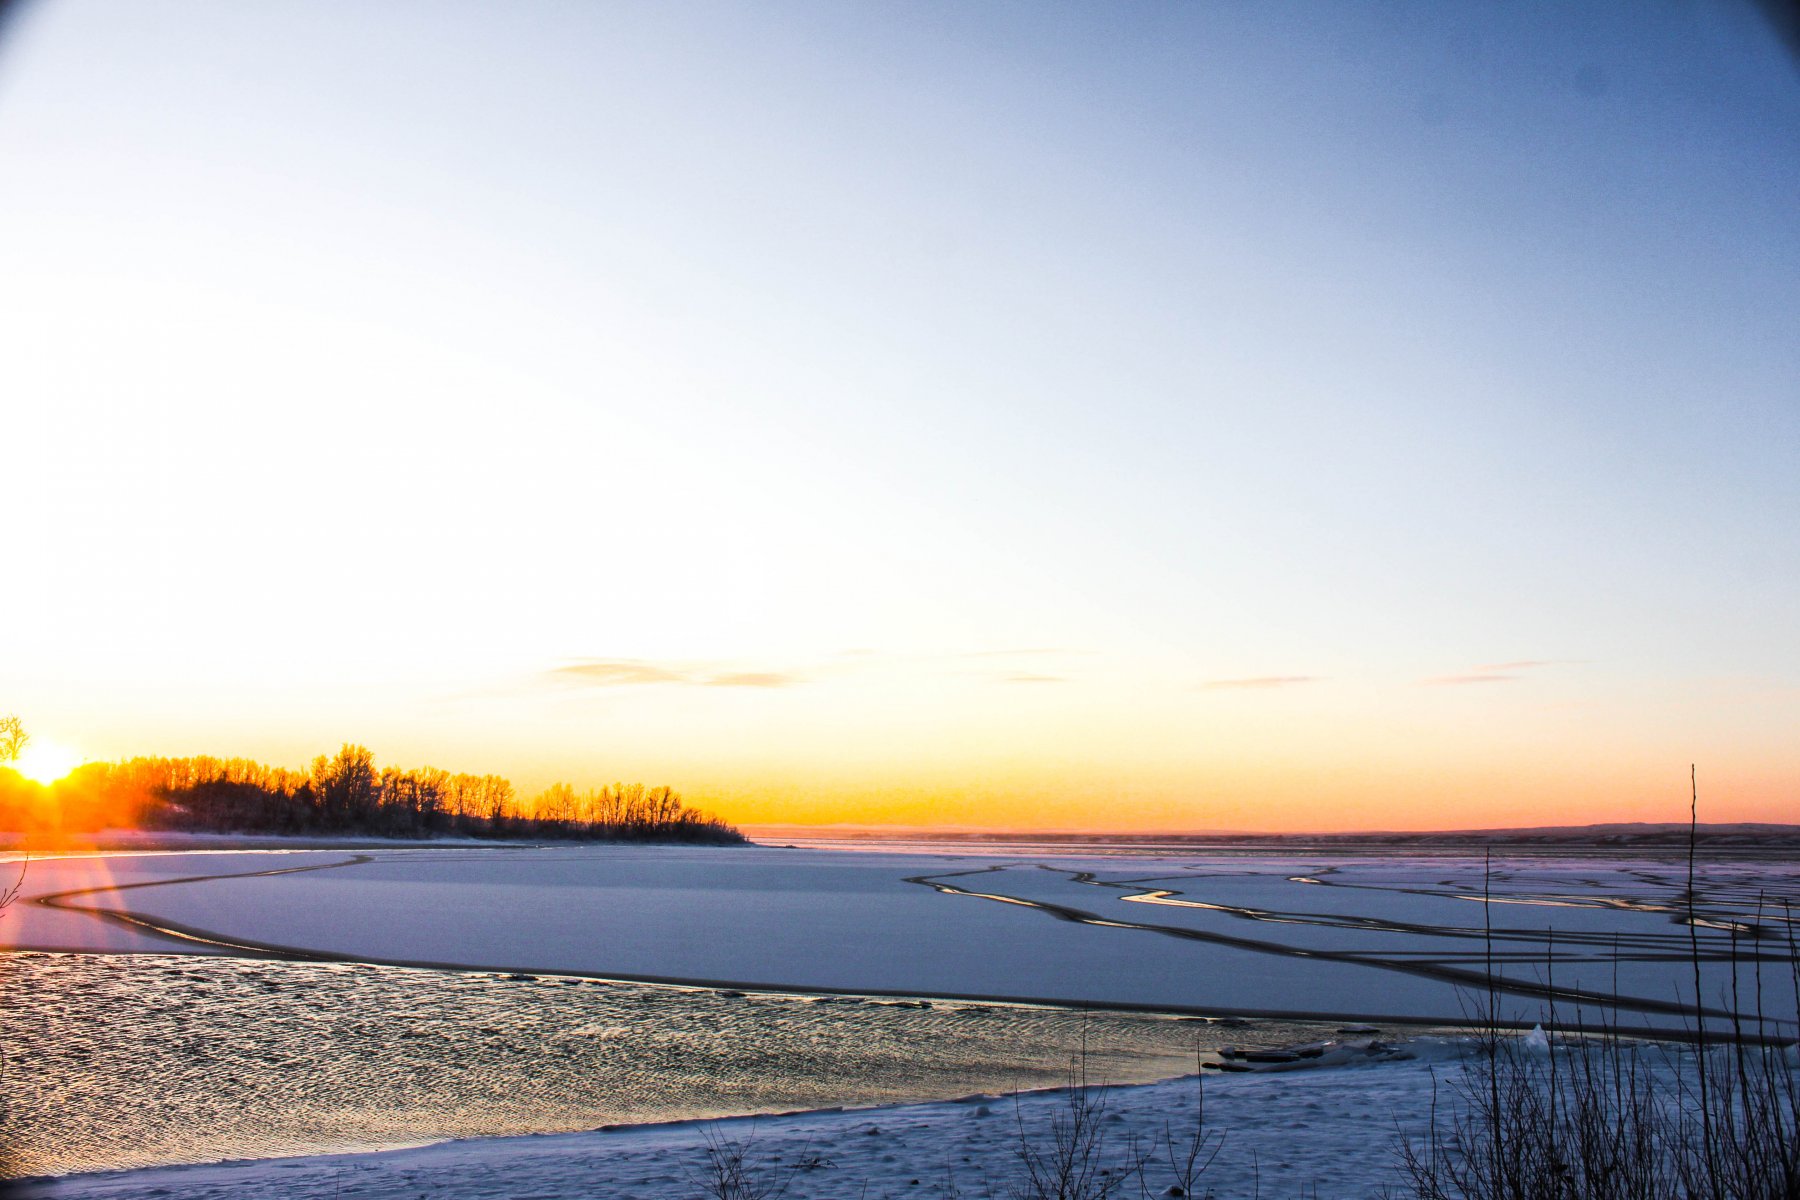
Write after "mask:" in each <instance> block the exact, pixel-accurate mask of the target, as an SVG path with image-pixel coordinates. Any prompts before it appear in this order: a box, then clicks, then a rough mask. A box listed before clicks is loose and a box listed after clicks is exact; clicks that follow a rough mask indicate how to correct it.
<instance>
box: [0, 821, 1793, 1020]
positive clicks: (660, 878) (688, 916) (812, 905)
mask: <svg viewBox="0 0 1800 1200" xmlns="http://www.w3.org/2000/svg"><path fill="white" fill-rule="evenodd" d="M1705 870H1706V872H1707V875H1706V877H1705V878H1703V885H1705V886H1704V887H1703V895H1705V896H1706V900H1705V903H1706V905H1707V908H1706V914H1707V915H1708V916H1710V917H1712V918H1714V919H1715V923H1717V924H1721V925H1723V924H1726V923H1728V921H1730V920H1735V921H1739V922H1741V923H1746V924H1748V923H1751V922H1755V923H1758V924H1760V925H1761V926H1763V927H1764V928H1765V929H1768V930H1773V931H1774V933H1775V934H1776V936H1775V938H1774V939H1770V938H1764V939H1763V941H1762V942H1761V943H1758V944H1761V945H1763V946H1764V948H1765V950H1772V951H1773V952H1777V953H1780V952H1783V951H1785V943H1784V942H1783V941H1781V937H1782V936H1783V935H1782V930H1783V929H1784V927H1783V926H1782V925H1781V924H1780V922H1779V920H1778V919H1777V917H1778V915H1779V914H1778V913H1777V912H1776V911H1775V910H1773V909H1769V908H1767V905H1766V903H1765V911H1763V912H1762V913H1760V914H1758V913H1756V912H1755V909H1754V905H1753V900H1754V896H1753V894H1752V892H1751V891H1750V884H1749V881H1750V880H1752V879H1753V880H1754V881H1755V882H1756V885H1757V888H1758V889H1759V890H1760V891H1762V892H1765V893H1767V894H1769V895H1774V896H1778V897H1779V896H1793V895H1795V893H1796V892H1800V868H1797V867H1796V866H1795V865H1794V864H1791V863H1790V864H1784V863H1775V862H1764V863H1755V864H1748V865H1744V864H1731V863H1723V864H1718V863H1715V864H1710V865H1708V866H1707V867H1706V868H1705ZM174 880H187V881H186V882H158V881H174ZM109 881H110V882H113V883H116V884H120V885H124V886H125V887H126V889H127V890H123V891H116V892H103V893H96V894H94V895H91V896H86V897H75V898H72V899H71V900H69V901H66V902H73V903H79V904H84V905H94V906H105V907H110V908H114V909H118V908H124V909H128V910H129V911H130V912H132V913H134V914H138V915H139V916H141V917H143V918H145V919H147V920H149V921H151V922H153V923H155V924H159V925H163V926H166V927H169V928H173V929H177V930H180V931H185V932H186V933H187V934H188V935H189V936H190V937H199V938H202V939H211V940H213V941H216V942H224V943H237V944H241V945H244V946H249V947H255V948H270V949H275V950H278V951H279V950H283V949H286V950H292V951H296V952H303V953H316V954H323V955H326V956H332V957H343V958H348V959H355V960H363V961H375V962H388V963H403V964H415V965H420V964H422V965H458V966H470V967H480V968H486V969H495V970H506V971H523V972H532V973H561V974H585V975H594V976H602V977H609V978H620V979H643V980H655V981H679V982H694V983H714V984H720V985H725V986H741V987H755V988H775V989H783V988H786V989H798V990H807V991H842V992H852V993H859V994H900V995H922V996H946V997H971V998H995V999H1041V1000H1048V1001H1053V1002H1059V1003H1069V1004H1103V1005H1124V1006H1142V1007H1146V1008H1153V1009H1166V1010H1192V1011H1203V1012H1209V1013H1220V1012H1237V1013H1258V1014H1277V1015H1284V1016H1295V1017H1300V1016H1320V1017H1330V1018H1342V1019H1360V1020H1378V1021H1379V1020H1386V1021H1393V1020H1407V1019H1410V1020H1424V1021H1455V1020H1458V1019H1460V1018H1462V1017H1463V1016H1464V1015H1465V1014H1466V1012H1467V1011H1468V1006H1469V1000H1470V996H1471V994H1472V989H1473V988H1474V987H1475V985H1476V984H1477V982H1478V980H1479V978H1480V977H1481V973H1482V972H1483V970H1484V969H1485V966H1486V962H1485V960H1486V957H1487V955H1488V954H1489V953H1490V952H1491V953H1492V954H1493V955H1494V958H1495V963H1496V970H1497V971H1498V972H1499V973H1500V974H1501V975H1502V976H1503V977H1505V978H1506V979H1508V980H1511V981H1514V982H1515V983H1516V985H1517V987H1516V989H1515V990H1514V991H1513V992H1511V993H1509V994H1508V995H1507V996H1506V997H1505V998H1504V1004H1503V1008H1504V1010H1505V1015H1506V1016H1507V1017H1509V1018H1511V1019H1516V1020H1519V1021H1521V1022H1523V1023H1525V1024H1529V1023H1530V1022H1532V1021H1536V1020H1544V1019H1546V1018H1547V1017H1548V1016H1549V1014H1548V1012H1547V1010H1546V1009H1545V1007H1544V1006H1543V1004H1542V1003H1541V1002H1540V1001H1539V1000H1537V999H1536V998H1535V997H1534V996H1533V995H1532V994H1531V993H1532V989H1534V988H1540V987H1543V986H1546V985H1550V984H1554V985H1555V986H1556V987H1557V988H1559V989H1565V990H1566V989H1570V988H1581V989H1586V990H1587V991H1588V992H1589V993H1591V994H1605V993H1610V992H1611V990H1612V988H1613V983H1614V980H1615V978H1616V979H1617V981H1618V986H1619V990H1620V991H1621V992H1622V993H1624V994H1625V995H1627V996H1631V997H1636V998H1638V999H1639V1000H1640V1001H1642V1005H1641V1007H1642V1008H1643V1009H1644V1014H1643V1015H1642V1016H1641V1017H1640V1018H1638V1019H1642V1020H1644V1021H1647V1022H1649V1023H1650V1024H1652V1025H1661V1026H1662V1027H1665V1028H1670V1027H1676V1026H1679V1025H1680V1023H1681V1017H1680V1015H1679V1013H1675V1012H1672V1011H1666V1009H1668V1007H1669V1006H1673V1005H1674V1004H1675V1003H1676V1002H1677V1001H1681V1000H1683V999H1685V1000H1686V1001H1687V1002H1691V991H1692V984H1691V981H1690V975H1689V970H1690V968H1689V966H1688V963H1687V961H1686V958H1687V955H1686V951H1687V937H1688V934H1687V929H1686V926H1685V925H1683V924H1681V923H1680V917H1681V912H1680V908H1679V905H1677V904H1675V902H1674V897H1675V896H1676V895H1677V893H1678V892H1679V891H1680V889H1681V887H1682V886H1683V881H1682V878H1681V868H1680V866H1679V864H1676V863H1674V862H1672V861H1668V862H1657V861H1654V860H1640V861H1634V862H1626V861H1620V860H1607V859H1599V860H1596V859H1592V858H1580V857H1568V858H1564V857H1551V858H1532V857H1530V856H1508V857H1506V858H1502V859H1496V866H1495V870H1494V873H1493V877H1492V878H1491V879H1489V880H1487V881H1485V883H1484V880H1483V878H1482V864H1481V860H1480V859H1479V858H1474V857H1470V856H1467V855H1459V856H1447V857H1437V858H1426V857H1401V858H1395V857H1370V856H1367V855H1362V856H1356V855H1344V856H1335V857H1334V856H1330V855H1318V854H1315V855H1310V856H1307V857H1304V858H1301V857H1290V856H1286V855H1282V856H1272V855H1261V856H1241V855H1239V856H1226V855H1212V856H1208V855H1180V856H1173V857H1164V858H1129V857H1120V856H1108V857H1104V858H1092V859H1083V858H1080V857H1063V858H1042V859H1037V860H1021V859H1003V858H983V857H978V856H950V855H932V854H923V853H917V852H915V853H906V854H889V853H841V852H832V851H819V850H793V849H779V848H769V847H753V848H712V847H704V848H675V847H654V848H650V847H636V846H593V845H569V846H548V847H513V846H507V847H481V848H446V847H424V848H413V849H399V850H385V849H368V850H363V851H358V852H350V851H293V852H286V853H263V854H243V853H240V854H231V853H224V852H218V853H190V854H168V855H153V854H144V855H135V856H117V855H107V856H99V857H93V858H85V859H57V860H45V861H40V862H35V863H33V864H31V867H30V873H29V876H28V881H27V891H28V894H29V895H32V896H41V895H42V894H44V893H45V892H47V891H48V892H54V891H68V890H71V889H74V888H81V887H96V886H100V885H102V884H105V883H107V882H109ZM150 883H155V884H156V886H135V885H141V884H150ZM1484 886H1486V887H1488V888H1489V889H1490V890H1491V891H1492V892H1493V897H1492V898H1493V899H1494V900H1495V901H1497V902H1496V903H1491V904H1484V903H1483V902H1482V897H1483V888H1484ZM1489 924H1491V927H1492V935H1491V940H1490V938H1489V936H1488V934H1487V933H1486V932H1485V926H1487V925H1489ZM1703 932H1704V936H1705V938H1706V945H1705V947H1704V948H1705V949H1706V950H1707V951H1708V952H1709V953H1716V954H1717V955H1718V956H1719V957H1720V959H1721V961H1719V962H1713V963H1709V964H1707V967H1706V971H1707V978H1706V985H1705V986H1706V989H1707V993H1708V996H1709V998H1714V999H1716V998H1717V997H1718V996H1719V995H1720V994H1722V992H1723V991H1724V989H1725V987H1726V985H1727V983H1728V981H1729V978H1730V970H1731V967H1730V964H1729V963H1728V962H1725V961H1723V959H1724V958H1725V957H1726V952H1727V947H1726V939H1725V936H1724V935H1723V934H1722V933H1721V932H1720V931H1719V930H1718V929H1708V930H1705V931H1703ZM0 936H5V937H8V938H11V939H12V942H13V944H14V945H17V946H26V947H37V948H62V949H81V948H89V949H109V950H145V949H150V948H155V949H160V950H167V949H168V948H170V945H171V943H170V942H169V940H168V939H166V938H160V937H157V936H156V935H154V934H153V933H152V932H150V931H148V930H145V929H144V928H143V927H142V926H138V927H129V926H125V925H121V924H118V923H112V924H102V923H101V922H98V921H94V920H92V919H91V918H87V917H84V916H82V915H80V914H77V913H70V912H67V911H57V910H52V909H46V908H43V907H41V906H38V905H31V904H22V905H19V906H18V907H17V908H16V909H15V910H14V912H13V913H11V914H9V915H8V917H7V919H6V920H5V921H4V922H0ZM176 944H178V945H180V946H181V947H182V948H184V949H188V950H191V951H194V952H216V951H217V950H219V949H220V948H221V947H220V946H218V945H211V944H208V942H207V941H198V942H195V941H189V942H186V943H176ZM1751 944H1752V943H1750V942H1748V941H1746V942H1745V943H1744V945H1745V946H1746V947H1747V946H1749V945H1751ZM1552 953H1554V955H1555V963H1554V966H1553V967H1552V966H1551V965H1549V958H1550V955H1551V954H1552ZM1753 976H1754V970H1753V964H1751V963H1750V962H1748V961H1745V962H1742V963H1740V964H1739V983H1740V986H1741V987H1743V988H1750V987H1753V986H1754V978H1753ZM1785 981H1786V973H1785V972H1779V971H1770V972H1768V973H1767V975H1766V978H1765V981H1764V982H1765V987H1766V988H1767V993H1766V996H1765V1003H1766V1008H1767V1011H1768V1012H1769V1013H1770V1014H1771V1015H1772V1016H1776V1017H1779V1018H1781V1019H1783V1020H1785V1021H1788V1022H1791V1021H1792V1020H1793V1016H1794V1014H1793V1007H1794V1004H1793V997H1792V995H1791V989H1787V988H1785V987H1784V986H1783V985H1784V984H1785ZM1684 989H1685V991H1684ZM1567 1005H1568V1002H1566V1001H1565V1007H1567ZM1658 1006H1664V1009H1665V1011H1658ZM1590 1008H1593V1009H1595V1010H1596V1011H1597V1006H1595V1005H1593V1004H1591V1003H1590ZM1564 1015H1565V1019H1566V1016H1567V1014H1566V1013H1565V1014H1564ZM1623 1015H1624V1016H1626V1017H1628V1018H1629V1017H1630V1016H1631V1014H1630V1013H1626V1014H1623Z"/></svg>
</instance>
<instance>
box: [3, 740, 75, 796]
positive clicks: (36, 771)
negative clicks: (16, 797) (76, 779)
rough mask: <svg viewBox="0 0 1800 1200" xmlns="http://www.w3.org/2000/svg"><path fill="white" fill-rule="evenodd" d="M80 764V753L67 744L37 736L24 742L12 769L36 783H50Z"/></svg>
mask: <svg viewBox="0 0 1800 1200" xmlns="http://www.w3.org/2000/svg"><path fill="white" fill-rule="evenodd" d="M80 765H81V755H79V754H77V753H76V752H75V751H73V750H71V749H69V748H68V747H67V746H59V745H58V744H57V743H55V742H46V741H40V740H39V739H37V738H33V739H31V741H29V742H27V743H26V744H25V749H23V750H21V751H20V752H19V757H18V759H17V761H15V762H14V763H13V764H12V769H13V770H15V771H17V772H18V773H19V774H21V775H23V776H24V777H25V778H27V779H30V780H32V781H34V782H36V783H42V784H46V785H48V784H52V783H55V782H56V781H57V780H59V779H61V778H62V777H63V776H64V775H67V774H68V773H69V772H70V771H73V770H74V769H75V768H76V767H79V766H80Z"/></svg>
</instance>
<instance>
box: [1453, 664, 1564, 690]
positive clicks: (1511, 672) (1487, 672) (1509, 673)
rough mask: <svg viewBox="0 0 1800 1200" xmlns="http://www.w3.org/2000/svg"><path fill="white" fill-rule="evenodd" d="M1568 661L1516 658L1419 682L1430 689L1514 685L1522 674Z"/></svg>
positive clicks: (1479, 665)
mask: <svg viewBox="0 0 1800 1200" xmlns="http://www.w3.org/2000/svg"><path fill="white" fill-rule="evenodd" d="M1568 661H1570V660H1568V659H1565V658H1516V659H1514V660H1512V661H1511V662H1497V663H1480V664H1478V665H1476V666H1473V667H1470V668H1469V669H1468V670H1467V671H1465V672H1462V673H1461V674H1455V675H1434V676H1432V677H1431V678H1430V679H1421V680H1419V682H1420V683H1422V684H1426V685H1428V686H1431V687H1437V686H1440V685H1444V684H1450V685H1455V684H1463V683H1514V682H1516V681H1518V680H1519V679H1521V678H1523V677H1524V674H1523V673H1524V672H1527V671H1535V670H1537V669H1538V668H1539V667H1556V666H1561V665H1562V664H1564V663H1566V662H1568Z"/></svg>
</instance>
